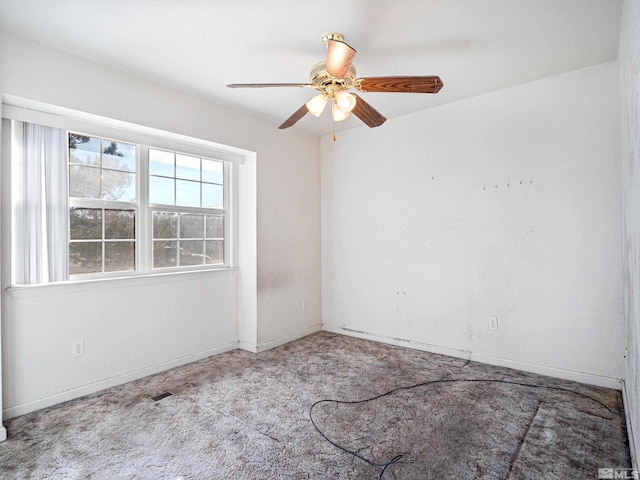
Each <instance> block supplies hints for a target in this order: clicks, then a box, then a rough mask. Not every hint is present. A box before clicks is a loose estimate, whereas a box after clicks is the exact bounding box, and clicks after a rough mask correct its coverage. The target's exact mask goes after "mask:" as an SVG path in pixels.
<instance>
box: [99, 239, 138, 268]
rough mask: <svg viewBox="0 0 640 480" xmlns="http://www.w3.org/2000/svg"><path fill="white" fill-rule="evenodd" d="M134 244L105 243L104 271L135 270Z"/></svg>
mask: <svg viewBox="0 0 640 480" xmlns="http://www.w3.org/2000/svg"><path fill="white" fill-rule="evenodd" d="M134 251H135V244H134V242H105V244H104V271H105V272H122V271H127V270H135V268H136V266H135V255H134Z"/></svg>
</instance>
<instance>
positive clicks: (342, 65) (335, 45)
mask: <svg viewBox="0 0 640 480" xmlns="http://www.w3.org/2000/svg"><path fill="white" fill-rule="evenodd" d="M355 57H356V51H355V50H354V49H353V48H351V47H350V46H349V45H347V44H346V43H344V42H341V41H339V40H328V41H327V72H329V73H330V74H331V75H335V76H336V77H338V78H344V77H346V76H347V73H349V69H350V68H351V64H352V63H353V59H354V58H355Z"/></svg>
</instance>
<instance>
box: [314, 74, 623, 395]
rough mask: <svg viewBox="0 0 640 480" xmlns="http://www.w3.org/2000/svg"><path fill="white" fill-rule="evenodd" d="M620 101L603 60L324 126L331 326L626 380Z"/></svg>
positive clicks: (325, 267) (527, 366)
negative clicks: (492, 323) (441, 102)
mask: <svg viewBox="0 0 640 480" xmlns="http://www.w3.org/2000/svg"><path fill="white" fill-rule="evenodd" d="M443 80H444V83H445V87H444V88H447V87H446V85H447V83H446V78H445V79H443ZM374 97H375V94H371V96H370V97H367V101H370V102H371V103H372V104H373V105H375V98H374ZM618 104H619V99H618V70H617V63H607V64H603V65H599V66H595V67H592V68H588V69H585V70H580V71H576V72H573V73H569V74H565V75H561V76H557V77H552V78H548V79H544V80H540V81H536V82H533V83H528V84H524V85H521V86H517V87H514V88H510V89H507V90H503V91H499V92H496V93H492V94H488V95H484V96H480V97H476V98H473V99H469V100H464V101H460V102H457V103H453V104H449V105H445V106H442V107H437V108H434V109H431V110H428V111H424V112H420V113H417V114H414V115H410V116H406V117H402V118H397V119H394V120H390V121H387V123H386V124H384V125H383V126H382V127H379V128H377V129H368V128H366V127H363V128H357V129H353V130H350V131H347V132H343V133H340V134H339V135H338V139H337V141H336V142H335V143H334V142H332V141H331V138H330V137H323V138H322V142H321V156H322V161H321V162H322V170H321V171H322V249H323V250H322V291H323V305H322V314H323V323H324V326H325V328H326V329H328V330H333V331H340V332H345V333H349V334H353V335H359V336H366V337H369V338H377V339H381V340H384V341H388V342H392V343H401V344H407V343H406V342H407V341H408V342H409V345H413V346H415V347H418V348H424V349H427V350H431V351H435V352H441V353H445V354H451V355H456V356H460V357H465V358H473V359H478V360H482V361H486V362H489V363H496V364H502V365H507V366H512V367H515V368H520V369H524V370H530V371H535V372H541V373H547V374H551V375H556V376H560V377H566V378H573V379H577V380H581V381H585V382H590V383H596V384H603V385H607V386H613V387H617V388H619V386H620V385H619V380H620V379H622V377H623V367H624V336H623V318H622V286H621V278H620V277H621V276H620V271H621V254H620V240H621V239H620V221H621V218H620V206H619V202H620V176H619V168H620V141H619V135H620V129H619V109H618ZM489 317H497V318H498V325H499V330H498V331H490V330H488V328H487V325H488V318H489Z"/></svg>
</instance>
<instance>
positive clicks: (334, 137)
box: [331, 122, 336, 142]
mask: <svg viewBox="0 0 640 480" xmlns="http://www.w3.org/2000/svg"><path fill="white" fill-rule="evenodd" d="M331 123H332V125H333V141H334V142H335V141H336V122H331Z"/></svg>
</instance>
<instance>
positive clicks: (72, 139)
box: [69, 133, 102, 153]
mask: <svg viewBox="0 0 640 480" xmlns="http://www.w3.org/2000/svg"><path fill="white" fill-rule="evenodd" d="M101 145H102V140H101V139H100V138H97V137H89V136H87V135H79V134H77V133H70V134H69V149H74V150H87V151H89V152H97V153H100V151H101V148H100V147H101Z"/></svg>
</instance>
